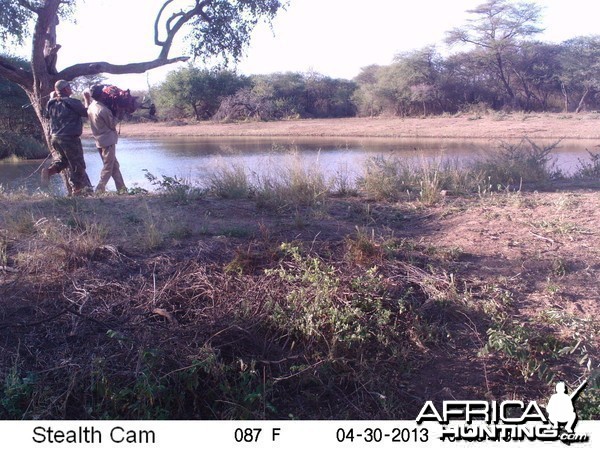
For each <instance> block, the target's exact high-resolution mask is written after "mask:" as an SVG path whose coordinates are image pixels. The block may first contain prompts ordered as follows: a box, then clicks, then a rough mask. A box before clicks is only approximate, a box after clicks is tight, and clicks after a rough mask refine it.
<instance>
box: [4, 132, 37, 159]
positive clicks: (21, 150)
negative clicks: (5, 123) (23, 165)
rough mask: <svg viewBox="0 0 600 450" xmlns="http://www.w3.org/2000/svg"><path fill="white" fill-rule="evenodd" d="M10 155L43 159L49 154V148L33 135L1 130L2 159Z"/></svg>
mask: <svg viewBox="0 0 600 450" xmlns="http://www.w3.org/2000/svg"><path fill="white" fill-rule="evenodd" d="M10 156H16V157H18V158H23V159H41V158H45V157H46V156H48V149H47V148H46V147H45V146H44V145H43V144H42V143H41V142H40V141H38V140H36V139H34V138H32V137H31V136H24V135H21V134H18V133H15V132H12V131H0V159H4V158H9V157H10Z"/></svg>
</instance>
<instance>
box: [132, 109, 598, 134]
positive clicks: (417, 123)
mask: <svg viewBox="0 0 600 450" xmlns="http://www.w3.org/2000/svg"><path fill="white" fill-rule="evenodd" d="M121 135H122V136H146V137H152V136H244V137H249V136H255V137H263V136H277V137H293V136H298V137H311V136H312V137H392V138H393V137H414V138H418V137H421V138H455V139H458V138H469V139H473V138H484V139H509V138H512V139H515V138H516V139H519V138H522V137H529V138H531V139H562V138H569V139H600V114H597V113H585V114H584V113H582V114H577V115H576V114H500V113H497V114H489V115H476V114H463V115H460V116H452V117H425V118H380V117H377V118H347V119H315V120H283V121H274V122H241V123H217V122H210V121H208V122H185V121H174V122H164V123H163V122H156V123H155V122H144V123H123V124H122V125H121Z"/></svg>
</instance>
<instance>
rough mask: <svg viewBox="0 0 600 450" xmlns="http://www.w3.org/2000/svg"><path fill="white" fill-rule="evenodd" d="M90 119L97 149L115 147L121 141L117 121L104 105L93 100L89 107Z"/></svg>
mask: <svg viewBox="0 0 600 450" xmlns="http://www.w3.org/2000/svg"><path fill="white" fill-rule="evenodd" d="M87 112H88V119H90V127H91V128H92V134H93V135H94V139H95V140H96V147H98V148H106V147H109V146H111V145H115V144H116V143H117V141H118V140H119V135H118V134H117V119H116V118H115V116H113V113H112V112H111V111H110V109H108V108H107V107H106V106H104V105H103V104H102V103H100V102H97V101H96V100H93V101H92V103H91V105H90V106H88V110H87Z"/></svg>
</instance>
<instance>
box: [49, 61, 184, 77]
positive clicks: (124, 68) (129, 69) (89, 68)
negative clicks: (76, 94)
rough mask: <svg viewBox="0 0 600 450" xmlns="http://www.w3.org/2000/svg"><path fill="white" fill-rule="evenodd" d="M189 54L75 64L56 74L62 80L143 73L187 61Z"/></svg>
mask: <svg viewBox="0 0 600 450" xmlns="http://www.w3.org/2000/svg"><path fill="white" fill-rule="evenodd" d="M188 59H189V56H179V57H177V58H171V59H166V58H164V59H161V58H158V59H155V60H153V61H145V62H139V63H130V64H122V65H117V64H111V63H107V62H104V61H100V62H90V63H82V64H76V65H74V66H71V67H67V68H66V69H64V70H62V71H60V72H59V73H58V74H57V75H56V76H57V77H58V78H60V79H64V80H69V81H70V80H73V79H74V78H77V77H80V76H83V75H97V74H99V73H111V74H114V75H119V74H126V73H144V72H146V71H148V70H150V69H155V68H157V67H162V66H166V65H168V64H173V63H176V62H182V61H187V60H188Z"/></svg>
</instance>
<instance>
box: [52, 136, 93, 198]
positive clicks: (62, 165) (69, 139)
mask: <svg viewBox="0 0 600 450" xmlns="http://www.w3.org/2000/svg"><path fill="white" fill-rule="evenodd" d="M51 144H52V158H53V161H52V163H51V164H50V169H54V170H55V171H56V172H61V171H63V170H65V169H69V175H68V179H69V184H70V185H71V188H72V191H73V194H74V195H77V194H82V193H86V192H91V189H92V183H90V179H89V177H88V175H87V172H86V171H85V160H84V159H83V147H82V146H81V139H80V138H79V137H78V136H52V140H51Z"/></svg>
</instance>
